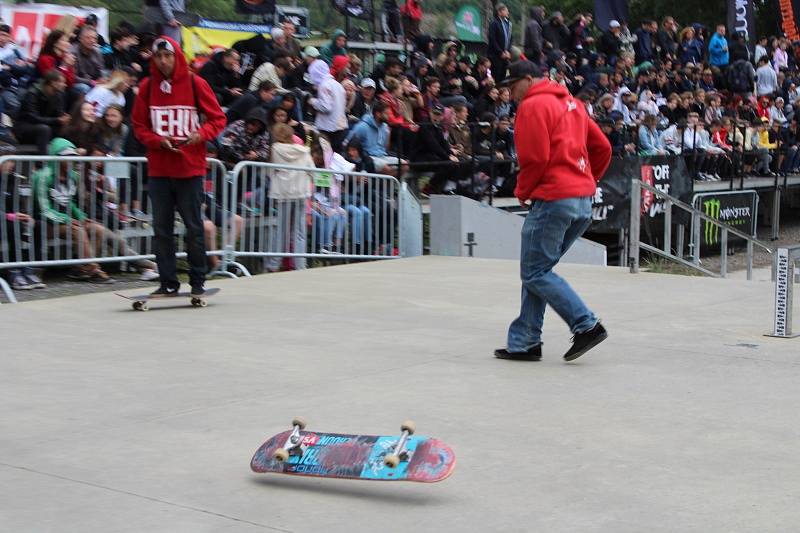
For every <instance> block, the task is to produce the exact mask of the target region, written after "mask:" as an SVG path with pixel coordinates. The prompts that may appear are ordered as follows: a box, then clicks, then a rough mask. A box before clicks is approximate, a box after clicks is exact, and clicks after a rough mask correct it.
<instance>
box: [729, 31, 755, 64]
mask: <svg viewBox="0 0 800 533" xmlns="http://www.w3.org/2000/svg"><path fill="white" fill-rule="evenodd" d="M728 53H729V54H730V63H731V64H733V63H734V62H736V61H739V60H740V59H741V60H744V61H750V51H749V50H748V49H747V45H746V44H745V43H744V42H742V40H741V39H739V38H738V37H732V38H731V42H730V44H728Z"/></svg>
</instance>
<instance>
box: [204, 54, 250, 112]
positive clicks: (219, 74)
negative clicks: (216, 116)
mask: <svg viewBox="0 0 800 533" xmlns="http://www.w3.org/2000/svg"><path fill="white" fill-rule="evenodd" d="M222 55H223V54H222V52H217V53H216V54H214V55H213V56H212V57H211V59H210V60H209V61H208V62H206V64H205V65H203V68H201V69H200V72H199V74H200V77H201V78H203V79H204V80H206V81H207V82H208V84H209V85H210V86H211V90H212V91H214V94H215V95H217V100H219V103H220V105H223V106H226V105H229V104H230V103H231V102H233V101H234V100H235V99H236V97H235V96H233V95H231V93H230V92H228V89H234V88H241V87H242V78H241V77H240V76H238V75H237V73H236V72H233V71H230V70H228V69H226V68H225V66H224V65H223V63H222Z"/></svg>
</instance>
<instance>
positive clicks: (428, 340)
mask: <svg viewBox="0 0 800 533" xmlns="http://www.w3.org/2000/svg"><path fill="white" fill-rule="evenodd" d="M560 272H561V273H562V274H564V275H565V276H566V277H567V278H568V279H569V280H570V281H571V282H572V283H573V284H574V286H575V287H576V288H577V289H578V290H579V291H580V292H581V294H582V295H584V296H585V298H586V300H587V301H588V302H589V303H590V305H591V306H592V307H593V308H594V309H595V310H596V312H597V313H598V314H599V315H600V316H601V317H602V318H603V320H604V323H605V324H606V325H607V327H608V329H609V331H610V335H611V336H610V338H609V340H607V341H606V342H605V343H603V344H601V345H600V346H599V347H597V348H596V349H595V350H594V351H592V352H590V354H588V355H586V356H585V357H583V358H581V359H579V360H578V362H577V363H576V364H564V363H563V362H562V360H561V354H562V353H563V352H564V351H565V350H566V348H567V346H568V343H569V333H568V331H567V330H566V328H565V327H564V325H563V324H562V323H561V322H560V320H559V319H558V318H557V317H556V316H555V315H554V314H552V313H550V314H548V319H547V321H546V324H545V330H546V333H545V337H544V342H545V359H544V360H543V361H541V362H539V363H518V362H509V361H500V360H496V359H494V358H493V357H492V350H493V349H494V348H496V347H498V346H501V345H502V344H503V342H504V334H505V329H506V326H507V324H508V322H509V321H510V320H511V319H512V318H513V317H514V316H515V312H516V310H517V305H518V295H519V286H518V281H517V265H516V264H515V263H514V262H509V261H496V260H478V259H457V258H436V257H427V258H419V259H413V260H400V261H388V262H382V263H362V264H357V265H350V266H343V267H332V268H325V269H314V270H309V271H305V272H301V273H285V274H277V275H269V276H261V277H257V278H252V279H241V280H233V281H219V282H214V283H213V285H217V286H220V287H223V291H222V293H220V294H219V295H218V296H216V297H214V299H212V300H211V301H210V305H209V307H208V308H206V309H204V310H198V309H192V308H191V307H182V308H172V309H170V310H167V309H166V308H164V309H161V308H159V309H152V310H151V311H150V312H148V313H137V312H133V311H131V310H130V309H129V307H128V304H127V302H125V301H124V300H122V299H120V298H117V297H115V296H114V295H112V294H107V293H106V294H91V295H86V296H80V297H68V298H59V299H54V300H48V301H37V302H29V303H24V304H19V305H16V306H12V305H3V306H0V324H2V326H3V329H2V341H0V343H1V344H2V355H0V391H2V398H3V401H2V403H0V502H2V503H0V524H2V526H0V529H2V530H3V531H14V532H27V531H32V532H47V531H58V532H65V531H70V532H71V531H76V532H86V531H103V532H140V531H165V532H180V531H190V532H198V531H201V532H205V531H209V532H233V531H236V532H239V531H242V532H245V531H262V530H267V531H348V532H349V531H479V532H484V531H542V532H576V531H580V532H614V533H617V532H642V531H648V532H667V531H680V532H687V531H692V532H694V531H696V532H716V531H720V532H722V531H724V532H730V531H759V532H772V531H774V532H785V531H796V530H797V529H798V526H800V507H798V506H797V501H798V498H800V481H798V480H800V462H798V461H797V455H798V450H799V449H800V448H798V442H799V441H800V439H799V438H800V411H798V408H797V406H798V403H800V387H798V381H800V339H794V340H786V339H773V338H769V337H764V336H762V334H763V333H765V332H766V331H768V330H769V329H770V324H771V296H772V289H771V286H770V284H768V283H757V282H756V283H747V282H745V281H737V280H714V279H706V278H698V277H683V276H669V275H663V274H641V275H637V276H634V275H631V274H628V273H627V272H625V271H623V270H621V269H614V268H598V267H582V266H569V265H565V266H563V267H561V268H560ZM164 305H166V304H164ZM157 306H159V304H155V305H154V307H157ZM161 307H163V305H162V306H161ZM798 312H799V311H796V313H798ZM296 414H301V415H304V416H305V417H306V418H307V419H308V420H309V424H310V428H311V429H319V430H327V431H338V432H348V433H359V432H360V433H375V434H381V433H382V434H386V433H393V432H395V431H396V430H397V429H398V427H399V424H400V422H401V421H402V420H403V419H405V418H412V419H414V420H416V422H417V428H418V431H419V433H420V434H426V435H432V436H436V437H438V438H441V439H443V440H444V441H445V442H447V443H449V444H450V445H451V446H452V447H453V448H454V450H455V452H456V455H457V457H458V464H457V465H456V469H455V472H454V473H453V475H452V476H451V477H450V478H449V479H447V480H445V481H443V482H442V483H438V484H432V485H426V484H413V483H369V482H360V481H340V480H326V479H315V478H297V477H289V476H281V475H269V474H254V473H252V472H250V470H249V461H250V458H251V456H252V454H253V452H254V451H255V450H256V448H257V447H258V446H259V445H260V444H261V443H262V442H263V441H264V440H266V438H267V437H269V436H271V435H273V434H275V433H278V432H280V431H282V430H284V429H286V428H287V427H288V424H289V422H290V420H291V418H292V416H293V415H296Z"/></svg>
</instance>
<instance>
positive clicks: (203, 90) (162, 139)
mask: <svg viewBox="0 0 800 533" xmlns="http://www.w3.org/2000/svg"><path fill="white" fill-rule="evenodd" d="M201 116H202V117H203V119H202V121H201V118H200V117H201ZM223 128H225V114H224V113H223V112H222V109H221V108H220V106H219V103H218V102H217V97H216V96H215V95H214V92H213V91H212V90H211V88H210V87H209V85H208V83H207V82H206V81H205V80H204V79H203V78H201V77H200V76H195V75H194V74H191V73H190V72H189V68H188V67H187V65H186V58H185V57H184V56H183V51H182V50H181V48H180V46H179V45H178V43H176V42H175V41H173V40H172V39H170V38H169V37H160V38H158V39H156V40H155V42H154V43H153V58H152V60H151V61H150V77H149V78H146V79H144V80H142V83H141V84H140V85H139V94H138V95H137V97H136V103H135V104H134V106H133V131H134V133H135V134H136V137H137V138H138V139H139V141H140V142H141V143H142V144H144V146H145V147H146V148H147V170H148V176H149V178H150V179H149V192H150V200H151V201H152V205H153V230H154V232H155V238H154V247H155V251H156V261H157V262H158V272H159V274H160V278H161V287H160V288H159V289H158V290H157V291H155V292H154V293H153V294H154V295H159V296H174V295H176V294H177V293H178V292H179V289H180V282H178V276H177V271H176V266H175V237H174V225H175V210H176V209H177V210H178V213H180V215H181V218H182V219H183V223H184V226H185V228H186V247H187V255H188V257H189V265H190V268H189V283H190V285H191V286H192V296H201V295H202V294H203V293H204V292H205V291H204V289H203V285H204V283H205V277H206V249H205V241H204V238H203V218H202V213H201V205H202V204H201V201H202V196H203V177H204V176H205V175H206V142H207V141H210V140H212V139H214V138H216V137H217V136H218V135H219V134H220V132H221V131H222V130H223Z"/></svg>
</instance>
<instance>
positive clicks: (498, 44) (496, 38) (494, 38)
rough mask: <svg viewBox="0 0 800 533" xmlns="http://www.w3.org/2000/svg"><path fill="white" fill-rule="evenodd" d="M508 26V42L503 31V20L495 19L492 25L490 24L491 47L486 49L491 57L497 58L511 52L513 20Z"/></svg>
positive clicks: (489, 37) (489, 39) (488, 37)
mask: <svg viewBox="0 0 800 533" xmlns="http://www.w3.org/2000/svg"><path fill="white" fill-rule="evenodd" d="M508 24H509V26H508V33H509V35H508V41H506V35H505V32H504V31H503V21H502V20H500V19H499V18H497V17H495V19H494V20H493V21H492V22H491V24H489V32H488V34H487V40H488V41H489V47H488V48H487V49H486V53H487V55H488V56H489V57H497V56H499V55H500V54H502V53H503V52H508V51H510V50H511V41H512V38H511V20H509V21H508Z"/></svg>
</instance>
